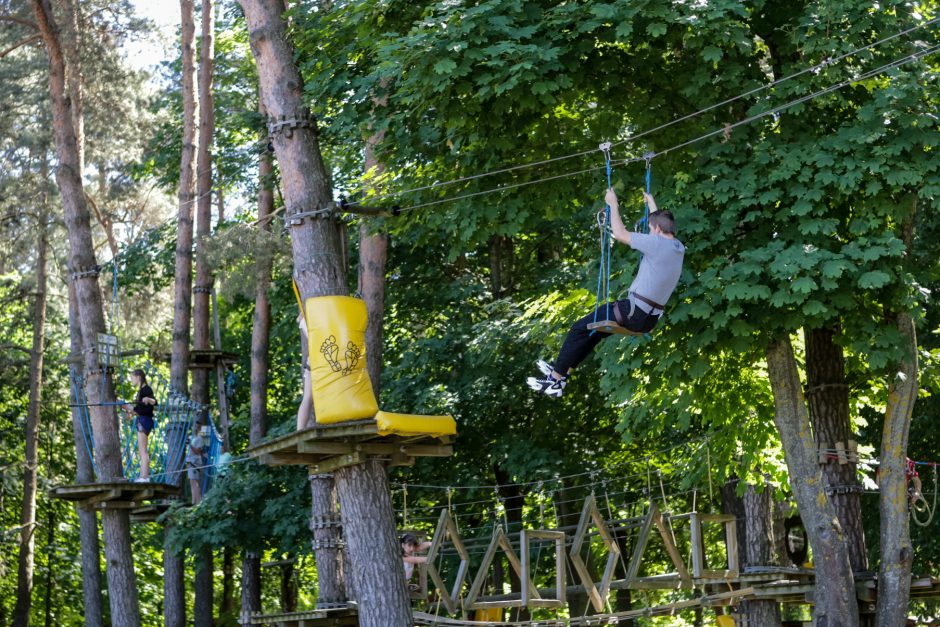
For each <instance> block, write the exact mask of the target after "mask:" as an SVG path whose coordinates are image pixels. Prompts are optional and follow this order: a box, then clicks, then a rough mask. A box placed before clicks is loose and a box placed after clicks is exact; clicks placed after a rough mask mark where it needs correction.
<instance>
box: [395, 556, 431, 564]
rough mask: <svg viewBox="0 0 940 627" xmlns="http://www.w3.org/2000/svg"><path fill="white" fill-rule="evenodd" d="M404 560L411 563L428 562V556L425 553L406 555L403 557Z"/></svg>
mask: <svg viewBox="0 0 940 627" xmlns="http://www.w3.org/2000/svg"><path fill="white" fill-rule="evenodd" d="M401 559H402V561H403V562H408V563H409V564H427V563H428V558H427V557H425V556H424V555H406V556H404V557H402V558H401Z"/></svg>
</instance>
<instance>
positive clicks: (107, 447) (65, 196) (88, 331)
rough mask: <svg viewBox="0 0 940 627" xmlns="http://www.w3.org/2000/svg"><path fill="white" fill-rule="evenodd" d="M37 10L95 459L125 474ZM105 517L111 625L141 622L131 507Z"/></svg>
mask: <svg viewBox="0 0 940 627" xmlns="http://www.w3.org/2000/svg"><path fill="white" fill-rule="evenodd" d="M33 9H34V13H35V16H36V23H37V25H38V26H39V29H40V32H41V33H42V36H43V41H44V43H45V47H46V53H47V54H48V56H49V91H50V95H51V97H52V126H53V135H54V137H55V144H56V152H57V154H58V158H59V165H58V168H57V169H56V181H57V182H58V185H59V190H60V192H61V196H62V204H63V206H64V209H65V223H66V228H67V230H68V238H69V268H70V272H71V273H72V274H71V276H70V278H71V281H72V283H73V284H74V286H75V295H76V298H77V301H78V314H79V316H78V318H79V324H80V328H81V335H82V349H83V350H82V353H81V354H82V359H83V362H84V363H83V365H84V372H85V375H86V379H88V380H89V382H90V384H89V385H88V387H87V393H88V402H89V413H90V415H91V423H92V431H93V433H94V437H95V459H96V462H97V467H98V473H99V478H100V479H101V480H103V481H114V480H120V479H122V478H123V477H122V468H121V453H120V441H119V438H118V424H117V416H116V414H115V413H114V409H113V406H109V405H106V404H104V403H113V402H114V389H113V387H112V381H111V373H110V372H109V371H107V370H102V369H100V368H99V367H98V363H97V361H98V357H97V353H96V350H95V349H96V346H97V335H98V333H103V332H104V331H105V323H104V309H103V306H102V302H101V292H100V288H99V285H98V276H97V272H98V271H97V262H96V259H95V252H94V245H93V243H92V238H91V221H90V216H89V213H88V206H87V204H86V201H85V194H84V190H83V188H82V178H81V174H82V173H81V171H80V169H79V168H80V163H79V150H78V145H77V141H76V135H75V129H74V128H73V124H72V111H71V107H70V104H69V98H68V93H67V90H66V85H65V72H66V69H65V59H64V57H63V54H62V48H61V45H60V41H59V30H58V27H57V26H56V23H55V19H54V17H53V13H52V7H51V3H50V1H49V0H33ZM101 518H102V528H103V531H104V541H105V557H106V560H107V564H108V568H107V575H108V598H109V600H110V603H111V618H112V624H113V625H114V626H115V627H125V626H128V627H137V626H139V625H140V612H139V608H138V600H137V588H136V576H135V574H134V559H133V555H132V553H131V538H130V522H129V518H128V513H127V511H126V510H105V511H104V512H103V513H102V517H101Z"/></svg>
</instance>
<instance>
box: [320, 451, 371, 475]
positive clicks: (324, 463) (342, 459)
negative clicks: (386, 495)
mask: <svg viewBox="0 0 940 627" xmlns="http://www.w3.org/2000/svg"><path fill="white" fill-rule="evenodd" d="M365 459H366V458H365V456H364V455H361V454H359V453H351V454H349V455H339V456H337V457H330V458H328V459H323V460H319V461H317V463H315V464H310V473H311V474H321V473H325V472H333V471H334V470H338V469H340V468H346V467H347V466H355V465H356V464H361V463H363V462H364V461H365Z"/></svg>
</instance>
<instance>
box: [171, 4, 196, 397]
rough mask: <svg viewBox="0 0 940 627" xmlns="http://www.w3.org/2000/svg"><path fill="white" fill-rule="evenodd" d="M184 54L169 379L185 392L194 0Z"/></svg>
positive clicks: (184, 14)
mask: <svg viewBox="0 0 940 627" xmlns="http://www.w3.org/2000/svg"><path fill="white" fill-rule="evenodd" d="M180 13H181V47H182V57H183V69H182V85H181V91H182V97H183V149H182V154H181V156H180V186H179V194H178V198H179V212H178V215H177V233H176V267H175V290H174V291H175V293H174V307H173V339H172V342H173V344H172V353H171V358H170V382H171V384H172V385H173V387H174V388H176V390H177V391H178V392H180V393H182V394H185V393H186V392H187V391H188V390H189V384H188V379H189V377H188V374H189V372H188V371H189V340H190V338H189V334H190V316H191V314H192V288H193V276H192V274H193V204H194V200H195V195H194V189H195V179H196V151H197V143H198V137H197V135H196V131H197V129H196V124H197V122H196V115H197V104H196V80H195V78H196V77H195V73H196V67H195V60H194V59H195V37H196V26H195V7H194V5H193V0H180Z"/></svg>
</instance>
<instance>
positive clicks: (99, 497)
mask: <svg viewBox="0 0 940 627" xmlns="http://www.w3.org/2000/svg"><path fill="white" fill-rule="evenodd" d="M121 494H122V492H121V489H120V488H112V489H110V490H103V491H101V492H99V493H98V494H95V495H94V496H90V497H88V498H86V499H83V500H82V501H81V502H80V503H79V505H80V506H81V507H84V508H85V509H94V507H95V506H96V505H98V504H100V503H103V502H105V501H110V500H113V499H118V498H120V497H121Z"/></svg>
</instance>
